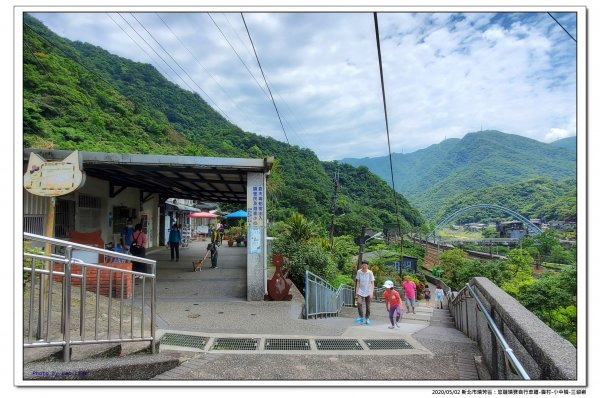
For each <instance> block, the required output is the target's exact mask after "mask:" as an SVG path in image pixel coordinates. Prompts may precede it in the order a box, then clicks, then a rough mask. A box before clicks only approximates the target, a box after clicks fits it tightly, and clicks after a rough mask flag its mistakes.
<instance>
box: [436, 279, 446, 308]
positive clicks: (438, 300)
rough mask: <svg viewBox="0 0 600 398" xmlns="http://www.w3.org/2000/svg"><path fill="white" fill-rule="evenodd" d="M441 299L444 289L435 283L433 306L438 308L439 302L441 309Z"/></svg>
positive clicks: (442, 299)
mask: <svg viewBox="0 0 600 398" xmlns="http://www.w3.org/2000/svg"><path fill="white" fill-rule="evenodd" d="M443 301H444V291H443V290H442V286H441V285H440V284H439V283H438V284H437V285H435V308H438V303H439V306H440V309H442V308H443V307H444V305H443Z"/></svg>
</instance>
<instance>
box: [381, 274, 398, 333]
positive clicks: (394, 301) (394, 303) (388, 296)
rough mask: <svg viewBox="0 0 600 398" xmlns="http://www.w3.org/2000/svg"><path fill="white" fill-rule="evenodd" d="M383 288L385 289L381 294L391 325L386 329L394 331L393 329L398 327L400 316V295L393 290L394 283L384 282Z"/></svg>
mask: <svg viewBox="0 0 600 398" xmlns="http://www.w3.org/2000/svg"><path fill="white" fill-rule="evenodd" d="M383 287H385V292H383V297H384V298H385V309H386V310H387V311H388V314H389V315H390V323H391V324H392V326H388V329H394V328H395V327H397V328H399V327H400V325H399V324H398V322H399V321H400V317H401V314H402V300H400V293H398V291H396V290H394V282H392V281H390V280H387V281H385V282H384V283H383ZM394 315H396V322H394Z"/></svg>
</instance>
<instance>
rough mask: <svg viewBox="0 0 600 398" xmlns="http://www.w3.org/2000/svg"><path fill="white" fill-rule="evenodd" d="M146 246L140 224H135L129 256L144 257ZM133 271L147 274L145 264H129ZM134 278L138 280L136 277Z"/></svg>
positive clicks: (145, 237)
mask: <svg viewBox="0 0 600 398" xmlns="http://www.w3.org/2000/svg"><path fill="white" fill-rule="evenodd" d="M147 246H148V237H147V236H146V234H145V233H144V231H142V224H135V230H134V231H133V235H132V236H131V248H130V251H131V254H132V255H134V256H136V257H146V247H147ZM131 268H132V270H133V271H140V272H147V271H146V264H144V263H140V262H137V261H132V262H131ZM136 278H139V277H138V276H136Z"/></svg>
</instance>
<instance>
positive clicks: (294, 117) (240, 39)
mask: <svg viewBox="0 0 600 398" xmlns="http://www.w3.org/2000/svg"><path fill="white" fill-rule="evenodd" d="M223 17H224V18H225V20H226V21H227V24H228V25H229V27H230V28H231V30H232V31H233V33H234V34H235V36H236V37H237V39H238V41H239V42H240V43H242V46H243V47H244V48H245V49H246V52H247V53H248V55H250V56H251V57H252V53H251V51H250V48H248V45H247V44H246V42H245V41H244V40H242V38H241V37H240V35H239V34H238V32H237V30H236V29H235V27H234V26H233V24H232V23H231V21H229V18H227V14H225V13H223ZM267 82H269V83H270V81H269V80H268V79H267ZM273 91H274V92H275V95H276V96H277V97H278V98H279V100H280V101H281V102H282V103H283V105H284V106H285V107H286V108H287V110H288V112H289V114H290V115H291V118H292V119H294V122H295V123H297V124H299V125H300V127H301V128H302V129H304V130H306V127H304V126H303V125H302V122H301V121H300V120H299V119H298V118H297V117H296V116H295V115H294V112H293V111H292V109H291V107H290V106H289V105H288V103H287V102H286V101H285V99H284V98H283V97H282V96H281V95H279V93H278V92H277V90H275V89H273ZM282 118H283V120H285V121H286V122H287V124H288V126H289V127H290V128H291V129H292V132H294V134H295V135H296V137H298V140H299V141H300V143H301V144H302V146H304V147H306V148H308V145H306V143H305V142H304V140H302V137H301V136H300V134H299V133H298V132H297V131H295V129H294V126H293V125H292V123H290V121H288V120H287V119H286V118H285V116H282Z"/></svg>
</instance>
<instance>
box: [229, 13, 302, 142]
mask: <svg viewBox="0 0 600 398" xmlns="http://www.w3.org/2000/svg"><path fill="white" fill-rule="evenodd" d="M240 15H241V16H242V21H244V26H245V27H246V32H248V38H249V39H250V44H252V49H253V50H254V55H255V56H256V62H258V67H259V68H260V73H262V76H263V79H265V84H266V85H267V89H268V90H269V94H270V95H271V101H273V106H274V107H275V112H277V117H278V118H279V123H280V124H281V128H282V130H283V135H284V136H285V140H286V141H287V143H288V145H289V143H290V140H288V136H287V133H286V132H285V127H283V122H282V121H281V116H280V115H279V110H278V109H277V104H275V99H274V98H273V93H272V92H271V88H270V87H269V83H267V78H266V77H265V72H264V71H263V68H262V66H261V64H260V60H259V59H258V54H257V53H256V48H255V47H254V42H253V41H252V36H250V30H248V25H246V20H245V19H244V14H243V13H240Z"/></svg>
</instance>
